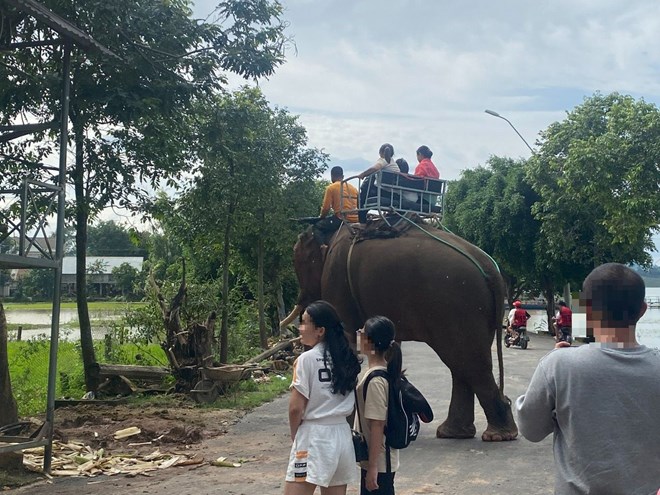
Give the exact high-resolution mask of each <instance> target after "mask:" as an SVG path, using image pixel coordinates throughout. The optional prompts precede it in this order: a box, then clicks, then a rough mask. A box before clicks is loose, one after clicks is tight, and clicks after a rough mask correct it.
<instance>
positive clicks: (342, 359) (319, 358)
mask: <svg viewBox="0 0 660 495" xmlns="http://www.w3.org/2000/svg"><path fill="white" fill-rule="evenodd" d="M300 340H301V342H302V344H303V345H305V346H307V347H311V349H309V350H308V351H305V352H303V353H302V354H301V355H300V356H299V357H298V359H297V360H296V362H295V363H294V365H293V380H292V382H291V398H290V400H289V427H290V428H291V440H292V441H293V446H292V447H291V454H290V456H289V467H288V469H287V472H286V484H285V487H284V494H285V495H311V494H312V493H314V490H315V489H316V487H317V486H320V487H321V494H322V495H343V494H345V493H346V487H347V485H348V483H353V482H355V481H357V469H356V466H355V451H354V449H353V440H352V436H351V428H350V426H349V424H348V422H347V420H346V418H347V417H348V416H350V415H351V414H352V413H353V409H354V407H355V394H354V393H353V390H354V389H355V386H356V384H357V377H358V374H359V373H360V362H359V361H358V357H357V354H356V352H355V351H354V350H353V349H351V347H350V345H349V343H348V339H347V338H346V335H345V334H344V327H343V325H342V324H341V321H340V320H339V316H338V315H337V312H336V310H335V308H334V307H333V306H332V305H331V304H330V303H327V302H325V301H315V302H313V303H311V304H310V305H309V306H307V309H306V310H305V312H304V313H303V316H302V323H301V325H300Z"/></svg>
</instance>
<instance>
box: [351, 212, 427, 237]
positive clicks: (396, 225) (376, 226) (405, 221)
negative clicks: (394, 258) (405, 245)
mask: <svg viewBox="0 0 660 495" xmlns="http://www.w3.org/2000/svg"><path fill="white" fill-rule="evenodd" d="M411 222H412V223H411ZM415 223H417V224H422V223H424V221H423V219H422V217H420V216H419V215H416V214H415V213H410V212H408V213H406V214H405V215H391V216H388V217H386V219H383V218H376V219H373V220H369V221H368V222H367V223H366V225H363V224H353V225H352V227H353V228H354V229H355V230H354V232H355V236H356V237H357V238H356V239H355V242H360V241H366V240H368V239H392V238H395V237H400V236H402V235H403V234H404V233H406V232H408V231H409V230H410V229H411V228H412V227H413V224H415Z"/></svg>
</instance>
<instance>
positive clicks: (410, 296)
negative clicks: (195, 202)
mask: <svg viewBox="0 0 660 495" xmlns="http://www.w3.org/2000/svg"><path fill="white" fill-rule="evenodd" d="M294 264H295V269H296V274H297V276H298V282H299V284H300V293H299V297H298V301H297V305H296V308H295V309H294V310H293V311H292V313H291V315H289V318H287V320H289V321H290V320H292V319H293V318H295V317H296V316H297V315H299V314H301V313H302V312H303V311H304V309H305V307H306V306H307V305H308V304H309V303H311V302H312V301H315V300H317V299H324V300H326V301H328V302H330V303H331V304H333V305H334V306H335V308H336V309H337V311H338V312H339V315H340V317H341V318H342V321H343V322H344V325H345V330H346V332H348V334H349V335H351V336H352V338H354V335H355V331H356V330H357V329H359V328H361V327H362V325H363V324H364V322H365V321H366V319H367V318H369V317H371V316H374V315H384V316H387V317H388V318H390V319H391V320H392V321H393V322H394V323H395V324H396V328H397V339H398V340H401V341H406V340H414V341H420V342H426V343H427V344H428V345H429V346H430V347H431V348H432V349H433V350H434V351H435V353H436V354H437V355H438V356H439V357H440V359H441V360H442V361H443V362H444V363H445V364H446V365H447V367H448V368H449V369H450V371H451V376H452V394H451V403H450V406H449V412H448V416H447V419H446V420H445V421H444V422H443V423H442V424H441V425H440V426H439V427H438V428H437V431H436V436H437V437H439V438H472V437H474V436H475V434H476V428H475V425H474V397H475V395H476V396H477V398H478V399H479V403H480V404H481V406H482V407H483V409H484V412H485V415H486V418H487V421H488V426H487V428H486V430H485V431H484V432H483V433H482V435H481V438H482V440H484V441H503V440H513V439H515V438H516V437H517V435H518V429H517V427H516V424H515V422H514V419H513V415H512V413H511V406H510V401H509V399H508V398H507V397H505V396H504V394H503V386H504V370H503V358H502V338H501V337H502V335H501V334H502V326H501V321H502V315H503V311H504V308H503V305H504V285H503V282H502V278H501V276H500V273H499V269H498V267H497V265H496V263H495V262H494V261H493V259H492V258H491V257H490V256H488V255H487V254H486V253H484V252H483V251H482V250H481V249H479V248H477V247H476V246H474V245H472V244H470V243H468V242H467V241H465V240H464V239H462V238H460V237H458V236H455V235H453V234H451V233H448V232H446V231H443V230H440V229H437V228H434V227H432V226H431V225H429V224H428V223H427V222H425V221H423V220H422V219H421V218H419V217H418V216H415V215H413V216H410V215H409V214H405V215H402V214H400V212H399V214H398V215H397V214H394V215H393V216H392V217H390V219H387V220H386V219H376V220H375V221H372V222H370V223H369V224H368V225H367V226H364V225H358V224H348V223H343V224H342V225H341V226H340V228H339V230H338V231H337V232H336V233H335V234H334V236H333V237H332V239H331V241H330V243H329V245H328V249H327V252H326V253H325V254H324V250H322V249H321V244H320V242H319V239H318V238H317V236H315V234H314V231H313V229H312V228H311V227H310V228H308V229H307V230H306V231H305V232H303V233H302V234H300V236H299V237H298V242H297V243H296V245H295V247H294ZM496 334H497V339H496V343H497V359H498V364H499V387H498V385H497V384H496V382H495V378H494V376H493V361H492V356H491V346H492V343H493V339H494V338H495V335H496ZM465 342H469V343H470V345H465Z"/></svg>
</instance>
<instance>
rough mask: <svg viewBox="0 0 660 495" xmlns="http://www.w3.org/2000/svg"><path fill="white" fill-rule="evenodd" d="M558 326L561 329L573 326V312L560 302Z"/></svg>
mask: <svg viewBox="0 0 660 495" xmlns="http://www.w3.org/2000/svg"><path fill="white" fill-rule="evenodd" d="M557 326H558V327H559V328H562V327H568V328H571V327H572V326H573V311H571V308H569V307H568V306H566V304H565V303H563V301H560V302H559V316H558V317H557Z"/></svg>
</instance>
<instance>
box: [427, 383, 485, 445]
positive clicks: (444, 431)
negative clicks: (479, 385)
mask: <svg viewBox="0 0 660 495" xmlns="http://www.w3.org/2000/svg"><path fill="white" fill-rule="evenodd" d="M451 380H452V389H451V403H450V404H449V414H448V415H447V419H445V421H444V422H443V423H442V424H441V425H440V426H438V429H437V430H436V433H435V435H436V437H438V438H473V437H474V435H475V434H476V433H477V429H476V428H475V426H474V392H473V391H472V388H471V387H470V386H469V385H468V384H467V382H466V381H464V380H462V379H459V378H457V377H456V374H455V373H454V372H452V374H451Z"/></svg>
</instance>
